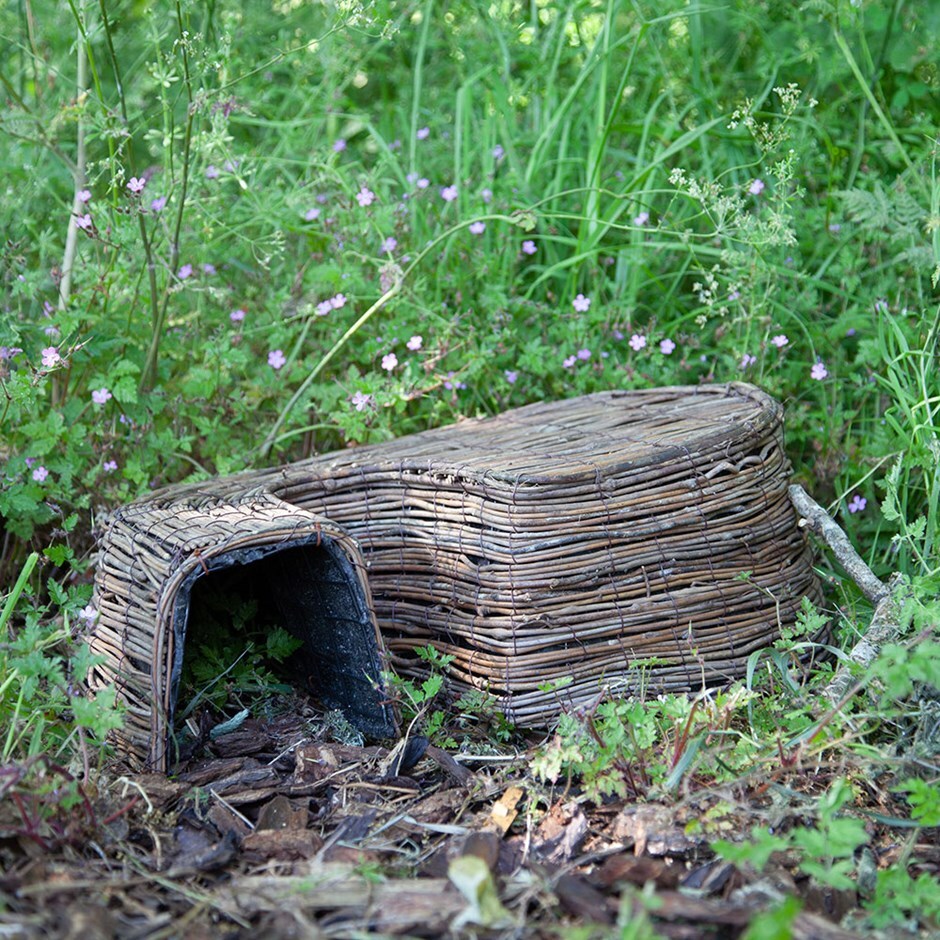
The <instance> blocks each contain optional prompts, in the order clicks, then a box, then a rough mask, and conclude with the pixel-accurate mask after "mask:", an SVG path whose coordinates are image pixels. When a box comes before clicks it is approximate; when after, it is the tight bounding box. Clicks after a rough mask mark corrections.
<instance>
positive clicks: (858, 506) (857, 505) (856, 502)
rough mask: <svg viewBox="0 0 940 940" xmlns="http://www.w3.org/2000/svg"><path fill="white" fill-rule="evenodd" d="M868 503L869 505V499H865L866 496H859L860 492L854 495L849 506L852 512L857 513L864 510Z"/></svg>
mask: <svg viewBox="0 0 940 940" xmlns="http://www.w3.org/2000/svg"><path fill="white" fill-rule="evenodd" d="M867 505H868V500H867V499H865V497H864V496H859V495H858V493H856V494H855V495H854V496H853V497H852V500H851V502H850V503H849V505H848V507H847V508H848V510H849V512H852V513H855V512H862V510H864V508H865V507H866V506H867Z"/></svg>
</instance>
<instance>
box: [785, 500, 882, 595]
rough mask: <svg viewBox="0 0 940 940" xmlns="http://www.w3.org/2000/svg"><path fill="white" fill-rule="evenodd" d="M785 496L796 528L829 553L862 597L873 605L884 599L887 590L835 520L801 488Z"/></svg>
mask: <svg viewBox="0 0 940 940" xmlns="http://www.w3.org/2000/svg"><path fill="white" fill-rule="evenodd" d="M789 492H790V502H791V503H793V505H794V507H795V508H796V511H797V512H798V513H799V514H800V516H802V518H801V519H800V525H801V526H806V527H807V528H808V529H809V530H810V531H811V532H812V533H813V534H814V535H817V536H819V538H821V539H822V540H823V541H824V542H825V543H826V544H827V545H828V546H829V548H831V549H832V554H833V555H835V558H836V561H837V562H839V564H840V565H841V566H842V568H843V569H844V570H845V573H846V574H847V575H848V576H849V577H850V578H851V579H852V580H853V581H854V582H855V583H856V584H857V585H858V588H859V590H860V591H861V592H862V593H863V594H864V595H865V597H867V598H868V599H869V600H870V601H871V602H872V603H873V604H877V603H878V602H879V601H880V600H881V599H882V598H883V597H885V596H887V595H888V593H889V590H888V586H887V585H886V584H885V583H884V581H882V580H881V579H880V578H878V577H877V576H876V575H875V573H874V572H873V571H872V570H871V568H869V567H868V565H866V564H865V562H864V561H862V557H861V555H859V553H858V552H857V551H855V549H854V547H853V546H852V543H851V542H850V541H849V537H848V536H847V535H846V534H845V532H843V531H842V529H841V528H840V527H839V524H838V523H837V522H836V521H835V519H833V518H832V516H830V515H829V513H828V512H826V510H825V509H823V508H822V506H820V505H819V503H817V502H816V500H814V499H813V498H812V497H811V496H810V495H809V493H807V492H806V490H804V489H803V487H802V486H796V485H793V486H791V487H790V489H789Z"/></svg>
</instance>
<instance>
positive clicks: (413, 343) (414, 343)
mask: <svg viewBox="0 0 940 940" xmlns="http://www.w3.org/2000/svg"><path fill="white" fill-rule="evenodd" d="M405 345H406V346H407V347H408V348H409V349H410V350H411V351H412V352H417V351H418V350H419V349H420V348H421V347H422V346H423V345H424V337H423V336H418V335H417V334H416V335H414V336H412V337H411V339H409V340H408V342H407V343H405Z"/></svg>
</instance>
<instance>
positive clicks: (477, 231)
mask: <svg viewBox="0 0 940 940" xmlns="http://www.w3.org/2000/svg"><path fill="white" fill-rule="evenodd" d="M485 231H486V223H485V222H471V223H470V234H471V235H482V234H483V233H484V232H485Z"/></svg>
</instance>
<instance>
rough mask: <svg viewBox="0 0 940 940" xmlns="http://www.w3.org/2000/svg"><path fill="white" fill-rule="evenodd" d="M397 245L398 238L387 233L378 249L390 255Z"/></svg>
mask: <svg viewBox="0 0 940 940" xmlns="http://www.w3.org/2000/svg"><path fill="white" fill-rule="evenodd" d="M397 247H398V239H397V238H392V236H391V235H389V236H388V238H386V239H385V240H384V241H383V242H382V245H381V247H380V248H379V251H381V252H382V254H385V255H390V254H391V253H392V252H393V251H394V250H395V249H396V248H397Z"/></svg>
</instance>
